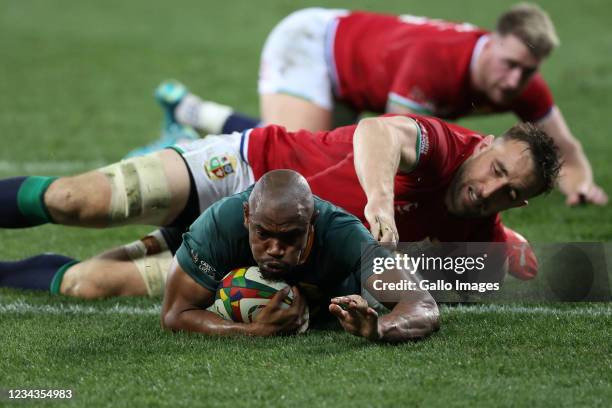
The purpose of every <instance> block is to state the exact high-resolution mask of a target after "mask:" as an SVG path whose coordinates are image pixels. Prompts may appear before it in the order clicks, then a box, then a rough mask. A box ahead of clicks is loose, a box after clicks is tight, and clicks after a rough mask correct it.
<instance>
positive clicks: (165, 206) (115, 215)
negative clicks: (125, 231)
mask: <svg viewBox="0 0 612 408" xmlns="http://www.w3.org/2000/svg"><path fill="white" fill-rule="evenodd" d="M98 171H100V172H102V173H103V174H105V175H106V177H107V178H108V180H109V181H110V183H111V191H112V195H111V205H110V214H109V217H110V221H111V224H112V225H122V224H128V223H142V224H151V225H160V224H161V223H162V222H163V221H164V220H165V218H166V216H167V214H168V210H169V208H170V199H171V194H170V188H169V185H168V180H167V178H166V173H165V171H164V165H163V162H162V160H161V159H160V157H159V155H158V154H153V155H147V156H143V157H135V158H132V159H128V160H124V161H121V162H119V163H115V164H111V165H110V166H106V167H103V168H101V169H99V170H98Z"/></svg>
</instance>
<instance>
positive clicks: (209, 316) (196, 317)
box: [161, 258, 256, 335]
mask: <svg viewBox="0 0 612 408" xmlns="http://www.w3.org/2000/svg"><path fill="white" fill-rule="evenodd" d="M214 300H215V293H214V292H212V291H210V290H208V289H206V288H205V287H203V286H201V285H199V284H198V283H197V282H196V281H194V280H193V279H192V278H191V276H189V275H188V274H187V273H186V272H185V271H184V270H183V268H181V266H180V265H179V264H178V262H177V261H176V258H175V259H174V261H173V262H172V265H171V266H170V272H169V274H168V280H167V282H166V292H165V294H164V302H163V306H162V315H161V325H162V327H163V328H164V329H169V330H173V331H189V332H197V333H203V334H211V335H231V334H251V335H255V334H256V333H255V330H254V328H253V327H252V326H251V325H248V324H243V323H235V322H232V321H228V320H224V319H222V318H221V317H219V316H217V315H216V314H214V313H213V312H209V311H207V310H205V309H206V308H207V307H209V306H210V305H212V304H213V302H214Z"/></svg>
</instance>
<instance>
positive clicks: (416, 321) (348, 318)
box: [329, 275, 440, 343]
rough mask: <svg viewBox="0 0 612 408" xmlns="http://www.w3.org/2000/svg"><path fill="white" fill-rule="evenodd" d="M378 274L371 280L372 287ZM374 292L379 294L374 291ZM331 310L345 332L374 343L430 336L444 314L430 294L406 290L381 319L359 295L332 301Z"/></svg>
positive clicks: (369, 283)
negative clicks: (441, 314)
mask: <svg viewBox="0 0 612 408" xmlns="http://www.w3.org/2000/svg"><path fill="white" fill-rule="evenodd" d="M375 279H378V277H377V276H376V275H373V276H371V277H370V278H369V279H368V287H370V288H371V287H372V285H373V281H374V280H375ZM370 292H371V293H374V292H376V291H374V290H370ZM329 311H330V312H331V313H332V314H333V315H335V316H336V317H337V318H338V320H339V321H340V324H341V325H342V327H343V328H344V330H345V331H347V332H349V333H351V334H353V335H355V336H361V337H365V338H367V339H369V340H373V341H383V342H389V343H400V342H404V341H408V340H419V339H422V338H425V337H427V336H428V335H430V334H431V333H433V332H434V331H436V330H438V329H439V328H440V311H439V310H438V305H437V304H436V301H435V300H434V299H433V297H432V296H431V295H430V294H429V292H427V291H422V290H412V291H405V292H404V293H403V294H402V299H401V300H400V301H399V302H397V303H395V305H394V306H393V309H392V310H391V312H390V313H388V314H386V315H384V316H382V317H380V318H379V317H378V313H377V312H376V311H375V310H374V309H372V308H371V307H369V306H368V303H367V301H366V300H365V299H363V298H362V297H361V296H359V295H350V296H342V297H338V298H334V299H332V300H331V305H330V306H329Z"/></svg>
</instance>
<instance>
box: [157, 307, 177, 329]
mask: <svg viewBox="0 0 612 408" xmlns="http://www.w3.org/2000/svg"><path fill="white" fill-rule="evenodd" d="M161 327H162V329H163V330H167V331H172V332H176V331H178V330H180V329H181V327H180V320H179V314H178V313H177V312H176V311H174V310H168V311H163V312H162V315H161Z"/></svg>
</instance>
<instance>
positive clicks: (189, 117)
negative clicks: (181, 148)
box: [175, 94, 233, 135]
mask: <svg viewBox="0 0 612 408" xmlns="http://www.w3.org/2000/svg"><path fill="white" fill-rule="evenodd" d="M232 112H233V109H232V108H230V107H229V106H226V105H221V104H218V103H215V102H210V101H203V100H202V99H200V98H199V97H197V96H195V95H193V94H188V95H186V96H185V97H184V98H183V100H182V101H181V103H180V104H179V105H178V106H177V107H176V112H175V114H176V119H177V120H178V121H179V123H181V124H183V125H188V126H193V127H194V128H196V129H201V130H203V131H204V132H206V133H209V134H214V135H217V134H220V133H221V130H222V129H223V125H224V124H225V121H227V118H229V117H230V115H231V114H232Z"/></svg>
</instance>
